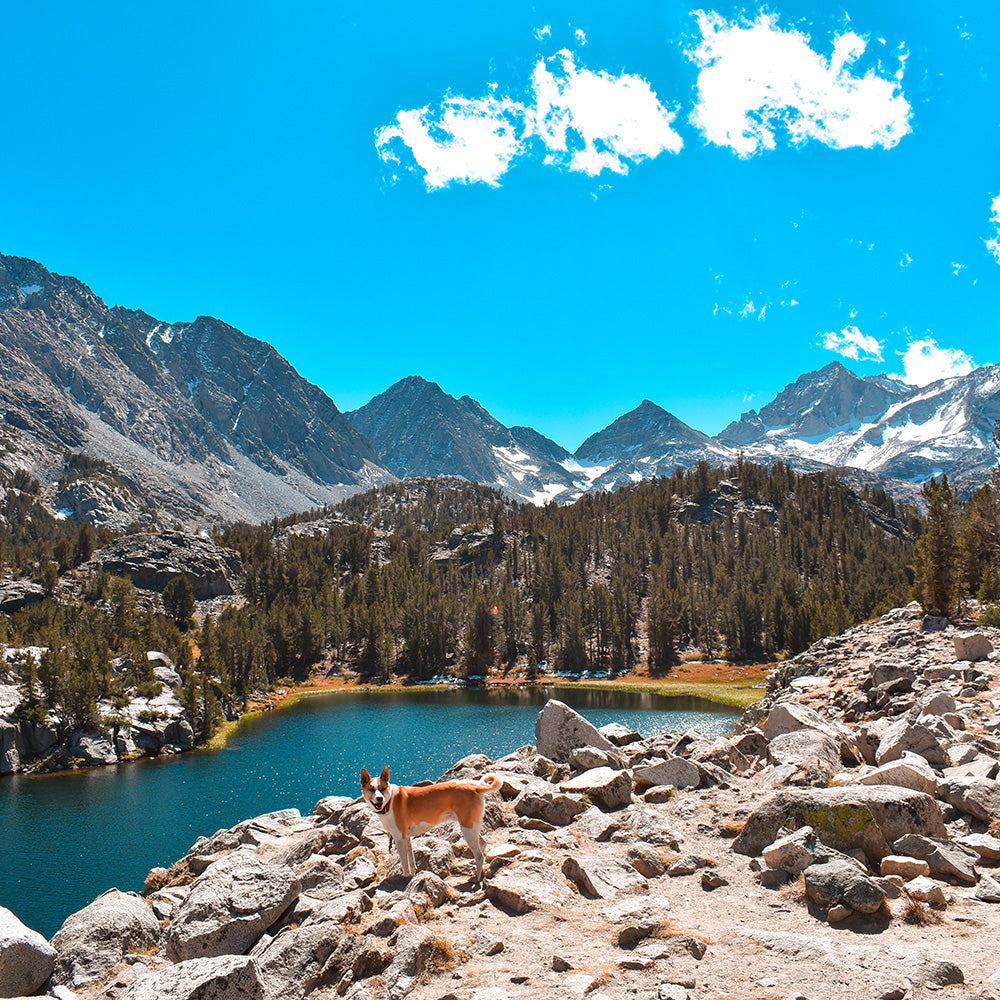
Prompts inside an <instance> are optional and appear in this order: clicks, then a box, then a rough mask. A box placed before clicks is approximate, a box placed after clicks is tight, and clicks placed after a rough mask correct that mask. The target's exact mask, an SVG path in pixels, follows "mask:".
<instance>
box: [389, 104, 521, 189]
mask: <svg viewBox="0 0 1000 1000" xmlns="http://www.w3.org/2000/svg"><path fill="white" fill-rule="evenodd" d="M522 110H523V109H522V108H521V107H520V105H518V104H516V103H515V102H513V101H510V100H506V99H498V98H495V97H482V98H479V99H478V100H471V101H470V100H468V99H466V98H464V97H449V98H446V99H445V100H444V101H443V102H442V103H441V104H440V105H439V106H438V107H436V108H435V109H434V110H433V111H432V110H431V109H430V108H428V107H423V108H417V109H416V110H412V111H400V112H399V114H398V115H397V116H396V121H395V123H394V124H392V125H387V126H385V127H384V128H380V129H378V130H377V131H376V133H375V144H376V146H377V147H378V149H379V153H380V154H381V156H382V159H383V161H385V162H386V163H399V162H400V160H399V157H398V155H397V154H396V152H395V149H396V141H397V140H398V141H399V142H400V143H402V144H403V145H404V146H407V147H408V148H409V149H410V151H411V152H412V154H413V157H414V159H416V161H417V162H418V163H419V164H420V166H421V167H422V168H423V170H424V183H425V184H426V185H427V188H428V190H431V191H433V190H434V189H435V188H441V187H444V186H446V185H447V184H451V183H452V182H454V181H460V182H463V183H466V184H471V183H475V182H481V183H483V184H489V185H491V186H493V187H495V186H496V185H497V184H499V183H500V178H501V176H502V175H503V174H504V173H506V171H507V168H508V167H509V166H510V161H511V160H512V159H513V158H514V156H515V155H516V154H517V152H518V150H519V149H520V145H521V141H522V140H521V133H522V131H523V129H522V123H521V119H522V117H523V116H522Z"/></svg>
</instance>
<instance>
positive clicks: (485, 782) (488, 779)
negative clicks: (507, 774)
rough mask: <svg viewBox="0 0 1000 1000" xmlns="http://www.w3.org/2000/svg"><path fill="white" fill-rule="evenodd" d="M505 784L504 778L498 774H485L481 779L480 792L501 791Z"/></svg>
mask: <svg viewBox="0 0 1000 1000" xmlns="http://www.w3.org/2000/svg"><path fill="white" fill-rule="evenodd" d="M502 785H503V778H501V777H500V775H498V774H484V775H483V777H482V780H481V781H480V784H479V788H478V791H480V792H484V793H485V792H499V791H500V788H501V786H502Z"/></svg>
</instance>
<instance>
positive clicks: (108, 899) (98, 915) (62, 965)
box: [52, 889, 160, 987]
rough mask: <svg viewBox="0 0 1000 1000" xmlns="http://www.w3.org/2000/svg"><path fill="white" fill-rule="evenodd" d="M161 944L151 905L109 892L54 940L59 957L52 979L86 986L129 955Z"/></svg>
mask: <svg viewBox="0 0 1000 1000" xmlns="http://www.w3.org/2000/svg"><path fill="white" fill-rule="evenodd" d="M159 941H160V924H159V922H158V921H157V919H156V916H155V915H154V914H153V911H152V909H151V907H150V905H149V903H147V902H146V900H144V899H143V898H142V897H141V896H139V895H137V894H136V893H134V892H121V891H119V890H118V889H108V891H107V892H105V893H102V894H101V895H100V896H98V897H97V899H95V900H94V901H93V902H92V903H90V904H88V905H87V906H85V907H84V908H83V909H82V910H77V911H76V913H71V914H70V915H69V916H68V917H67V918H66V919H65V921H64V922H63V925H62V927H60V928H59V930H58V931H56V933H55V936H54V937H53V938H52V947H53V948H55V950H56V952H57V953H58V958H57V959H56V965H55V970H54V971H53V973H52V979H53V981H54V982H56V983H61V984H64V985H67V986H72V987H76V986H82V985H84V984H85V983H90V982H93V981H94V980H95V979H100V977H101V976H103V975H104V974H105V973H106V972H107V971H108V970H109V969H110V968H112V966H115V965H117V964H118V963H119V962H120V961H121V960H122V959H123V958H124V956H125V955H126V954H127V953H128V952H129V951H143V950H146V949H149V948H153V947H155V946H156V945H157V944H159Z"/></svg>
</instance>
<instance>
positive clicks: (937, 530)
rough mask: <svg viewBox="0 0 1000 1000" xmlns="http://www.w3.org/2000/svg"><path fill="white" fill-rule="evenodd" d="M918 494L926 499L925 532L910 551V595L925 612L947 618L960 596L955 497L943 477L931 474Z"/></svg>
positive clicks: (955, 610)
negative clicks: (912, 595) (911, 569)
mask: <svg viewBox="0 0 1000 1000" xmlns="http://www.w3.org/2000/svg"><path fill="white" fill-rule="evenodd" d="M921 493H922V494H923V496H924V499H925V500H926V501H927V532H926V534H925V535H924V536H923V537H922V538H921V539H920V540H919V541H918V542H917V545H916V549H915V551H914V556H913V567H914V574H915V577H916V578H915V580H914V585H913V589H914V596H915V597H916V599H917V600H918V601H920V603H921V604H922V605H923V608H924V610H925V611H926V612H927V613H928V614H932V615H943V616H945V617H951V616H952V615H954V614H956V613H957V612H958V608H959V604H960V602H961V598H962V579H961V549H960V546H959V540H958V528H957V516H956V515H957V510H958V496H957V494H956V493H955V492H954V490H952V488H951V487H950V486H949V485H948V477H947V476H942V477H941V478H940V479H939V480H938V479H934V478H933V477H932V478H931V479H930V480H929V481H928V482H927V483H925V484H924V486H923V488H922V489H921Z"/></svg>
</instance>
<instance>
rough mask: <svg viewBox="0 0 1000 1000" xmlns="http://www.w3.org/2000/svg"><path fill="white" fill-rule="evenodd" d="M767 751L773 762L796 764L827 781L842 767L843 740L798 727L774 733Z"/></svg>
mask: <svg viewBox="0 0 1000 1000" xmlns="http://www.w3.org/2000/svg"><path fill="white" fill-rule="evenodd" d="M767 754H768V757H769V758H770V760H771V763H772V764H776V765H777V766H779V767H794V768H796V769H798V770H800V771H803V772H806V773H807V774H809V775H812V776H814V777H815V778H818V779H822V778H825V779H826V780H827V781H829V779H830V778H832V777H833V775H834V774H836V772H837V771H838V770H839V769H840V741H839V740H834V739H833V738H832V737H830V736H828V735H827V734H826V733H821V732H819V731H818V730H815V729H797V730H794V731H793V732H790V733H782V734H781V735H780V736H775V738H774V739H773V740H771V743H770V745H769V746H768V748H767Z"/></svg>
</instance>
